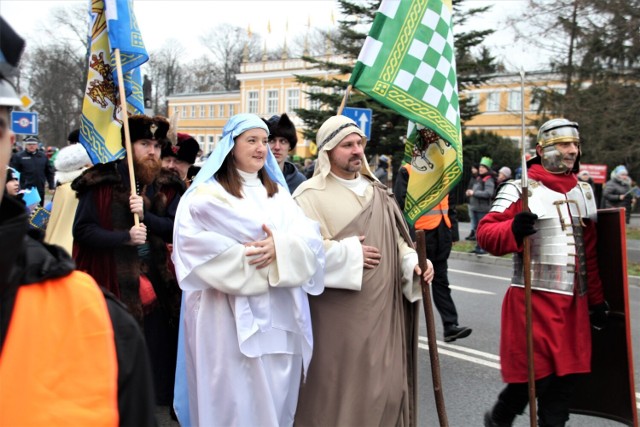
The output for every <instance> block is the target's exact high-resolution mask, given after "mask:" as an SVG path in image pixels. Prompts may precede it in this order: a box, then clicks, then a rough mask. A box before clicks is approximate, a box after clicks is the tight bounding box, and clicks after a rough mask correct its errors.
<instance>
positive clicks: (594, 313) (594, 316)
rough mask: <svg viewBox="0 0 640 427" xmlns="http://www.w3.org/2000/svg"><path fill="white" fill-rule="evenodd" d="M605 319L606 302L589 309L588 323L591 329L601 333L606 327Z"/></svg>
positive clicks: (607, 307) (607, 311)
mask: <svg viewBox="0 0 640 427" xmlns="http://www.w3.org/2000/svg"><path fill="white" fill-rule="evenodd" d="M607 317H609V303H608V302H606V301H603V302H601V303H600V304H597V305H592V306H591V307H589V321H591V327H592V328H593V329H595V330H596V331H601V330H603V329H604V328H605V326H607Z"/></svg>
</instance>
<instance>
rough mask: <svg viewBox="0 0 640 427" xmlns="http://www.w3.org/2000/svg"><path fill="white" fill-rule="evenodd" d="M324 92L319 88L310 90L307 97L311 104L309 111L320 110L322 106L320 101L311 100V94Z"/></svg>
mask: <svg viewBox="0 0 640 427" xmlns="http://www.w3.org/2000/svg"><path fill="white" fill-rule="evenodd" d="M320 92H322V89H320V88H319V87H311V88H309V94H308V95H307V100H308V102H309V109H310V110H319V109H320V106H321V104H322V103H321V102H320V100H319V99H311V94H318V93H320Z"/></svg>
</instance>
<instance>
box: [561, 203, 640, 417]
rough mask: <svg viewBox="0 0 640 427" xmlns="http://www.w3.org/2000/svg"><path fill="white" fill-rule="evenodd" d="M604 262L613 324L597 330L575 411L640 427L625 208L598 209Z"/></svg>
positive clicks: (601, 264) (573, 404)
mask: <svg viewBox="0 0 640 427" xmlns="http://www.w3.org/2000/svg"><path fill="white" fill-rule="evenodd" d="M597 229H598V246H597V250H598V264H599V267H600V277H601V278H602V279H603V280H602V286H603V288H604V296H605V299H606V300H607V302H608V303H609V308H610V312H609V319H608V321H607V326H606V328H604V329H603V330H601V331H596V330H594V329H592V330H591V336H592V356H591V373H590V374H588V375H581V376H580V377H581V378H580V379H579V383H578V384H577V387H576V391H575V393H574V396H573V401H572V402H571V405H570V408H571V409H570V411H571V412H573V413H576V414H582V415H590V416H597V417H603V418H608V419H612V420H615V421H618V422H621V423H624V424H627V425H630V426H638V411H637V407H636V399H635V386H634V376H633V354H632V346H631V342H632V341H631V325H630V319H629V295H628V286H629V284H628V277H627V242H626V234H625V233H626V230H625V214H624V209H602V210H599V211H598V224H597Z"/></svg>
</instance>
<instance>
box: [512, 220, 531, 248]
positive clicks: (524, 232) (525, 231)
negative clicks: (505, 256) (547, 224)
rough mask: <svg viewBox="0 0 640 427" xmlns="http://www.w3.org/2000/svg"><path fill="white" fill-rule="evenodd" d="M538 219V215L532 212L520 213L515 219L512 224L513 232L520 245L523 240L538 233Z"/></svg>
mask: <svg viewBox="0 0 640 427" xmlns="http://www.w3.org/2000/svg"><path fill="white" fill-rule="evenodd" d="M537 219H538V215H536V214H534V213H532V212H520V213H518V214H516V216H515V217H514V218H513V222H512V223H511V232H512V233H513V236H514V237H515V238H516V242H518V245H521V244H522V240H523V239H524V238H525V237H526V236H530V235H531V234H533V233H535V232H536V229H535V227H534V225H535V223H536V220H537Z"/></svg>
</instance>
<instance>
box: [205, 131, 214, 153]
mask: <svg viewBox="0 0 640 427" xmlns="http://www.w3.org/2000/svg"><path fill="white" fill-rule="evenodd" d="M215 146H216V140H215V138H214V137H213V135H209V140H208V141H207V153H210V152H212V151H213V149H214V148H215Z"/></svg>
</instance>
